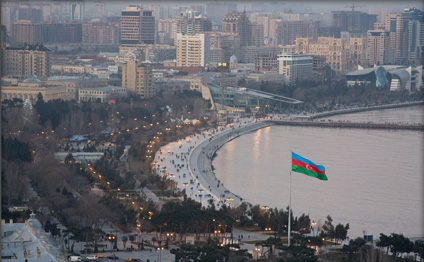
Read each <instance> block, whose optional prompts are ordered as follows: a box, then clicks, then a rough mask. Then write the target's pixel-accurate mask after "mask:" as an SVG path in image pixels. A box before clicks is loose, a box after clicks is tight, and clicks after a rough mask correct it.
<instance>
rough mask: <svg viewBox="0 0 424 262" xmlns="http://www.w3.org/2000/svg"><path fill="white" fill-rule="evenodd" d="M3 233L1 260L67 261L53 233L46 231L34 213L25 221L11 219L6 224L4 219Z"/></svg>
mask: <svg viewBox="0 0 424 262" xmlns="http://www.w3.org/2000/svg"><path fill="white" fill-rule="evenodd" d="M1 235H2V240H1V241H2V249H1V261H19V262H24V261H31V262H33V261H34V262H43V261H55V262H58V261H60V262H61V261H65V259H64V255H63V253H62V252H61V251H60V250H59V249H58V248H57V247H56V246H54V245H53V241H52V238H51V235H50V234H47V233H46V232H44V230H43V227H42V225H41V223H40V221H38V220H37V219H36V218H35V214H34V213H32V214H31V215H30V219H28V220H27V221H25V223H13V221H11V222H9V223H7V224H6V223H5V221H4V220H2V225H1Z"/></svg>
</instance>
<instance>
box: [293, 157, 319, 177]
mask: <svg viewBox="0 0 424 262" xmlns="http://www.w3.org/2000/svg"><path fill="white" fill-rule="evenodd" d="M292 165H295V166H298V167H303V168H305V169H307V170H310V171H312V172H315V173H318V174H325V171H321V170H319V169H318V168H317V167H316V166H313V165H308V164H306V163H303V162H302V161H299V160H296V159H294V158H292Z"/></svg>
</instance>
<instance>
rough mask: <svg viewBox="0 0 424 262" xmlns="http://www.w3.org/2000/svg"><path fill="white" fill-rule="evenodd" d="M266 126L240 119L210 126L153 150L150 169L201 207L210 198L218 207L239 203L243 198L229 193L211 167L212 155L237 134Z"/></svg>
mask: <svg viewBox="0 0 424 262" xmlns="http://www.w3.org/2000/svg"><path fill="white" fill-rule="evenodd" d="M270 125H272V124H271V123H268V122H265V121H255V120H253V119H248V120H246V119H243V120H241V121H239V122H236V123H233V124H231V125H228V126H226V127H220V128H219V129H218V131H216V129H210V130H207V131H203V132H201V133H200V134H195V135H191V136H188V137H186V138H184V139H180V140H178V141H176V142H172V143H169V144H167V145H165V146H163V147H161V149H160V150H159V151H158V152H156V155H155V162H154V163H155V165H154V169H155V171H156V172H158V173H159V174H160V175H167V176H168V177H169V178H170V179H172V180H174V181H175V182H176V183H177V187H178V188H179V189H181V190H184V189H185V190H186V194H187V196H188V197H190V198H192V199H194V200H196V201H198V202H200V203H201V204H202V205H203V206H208V205H209V201H210V200H211V199H212V200H213V204H214V205H215V206H217V207H218V208H219V207H220V206H221V205H223V204H228V205H230V206H239V205H240V204H241V203H243V202H246V201H243V198H242V197H240V196H238V195H236V194H234V193H232V192H230V191H229V190H228V189H227V188H225V186H224V185H223V184H222V183H221V181H219V180H218V179H217V178H216V176H215V173H214V171H213V170H212V159H213V155H214V154H215V152H216V151H217V150H218V149H219V148H220V147H222V146H223V145H224V144H225V143H227V142H229V141H231V140H233V139H235V138H237V137H238V136H241V135H243V134H246V133H249V132H252V131H255V130H258V129H260V128H264V127H267V126H270ZM193 144H194V145H193ZM181 174H182V175H181ZM247 204H250V203H247Z"/></svg>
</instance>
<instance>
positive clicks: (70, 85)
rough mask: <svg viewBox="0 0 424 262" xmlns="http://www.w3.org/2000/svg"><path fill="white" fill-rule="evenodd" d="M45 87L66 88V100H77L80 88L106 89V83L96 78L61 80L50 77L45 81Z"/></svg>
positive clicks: (60, 78)
mask: <svg viewBox="0 0 424 262" xmlns="http://www.w3.org/2000/svg"><path fill="white" fill-rule="evenodd" d="M46 85H47V86H64V87H65V88H66V100H78V90H79V89H80V88H96V87H106V86H107V85H108V84H107V81H105V80H103V79H97V78H69V77H67V78H62V77H50V78H49V79H48V80H47V81H46Z"/></svg>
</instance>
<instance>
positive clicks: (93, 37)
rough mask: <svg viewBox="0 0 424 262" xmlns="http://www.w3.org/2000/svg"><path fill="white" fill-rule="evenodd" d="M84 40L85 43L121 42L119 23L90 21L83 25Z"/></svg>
mask: <svg viewBox="0 0 424 262" xmlns="http://www.w3.org/2000/svg"><path fill="white" fill-rule="evenodd" d="M82 42H83V43H85V44H101V45H105V44H115V45H116V44H119V24H118V23H88V24H83V25H82Z"/></svg>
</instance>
